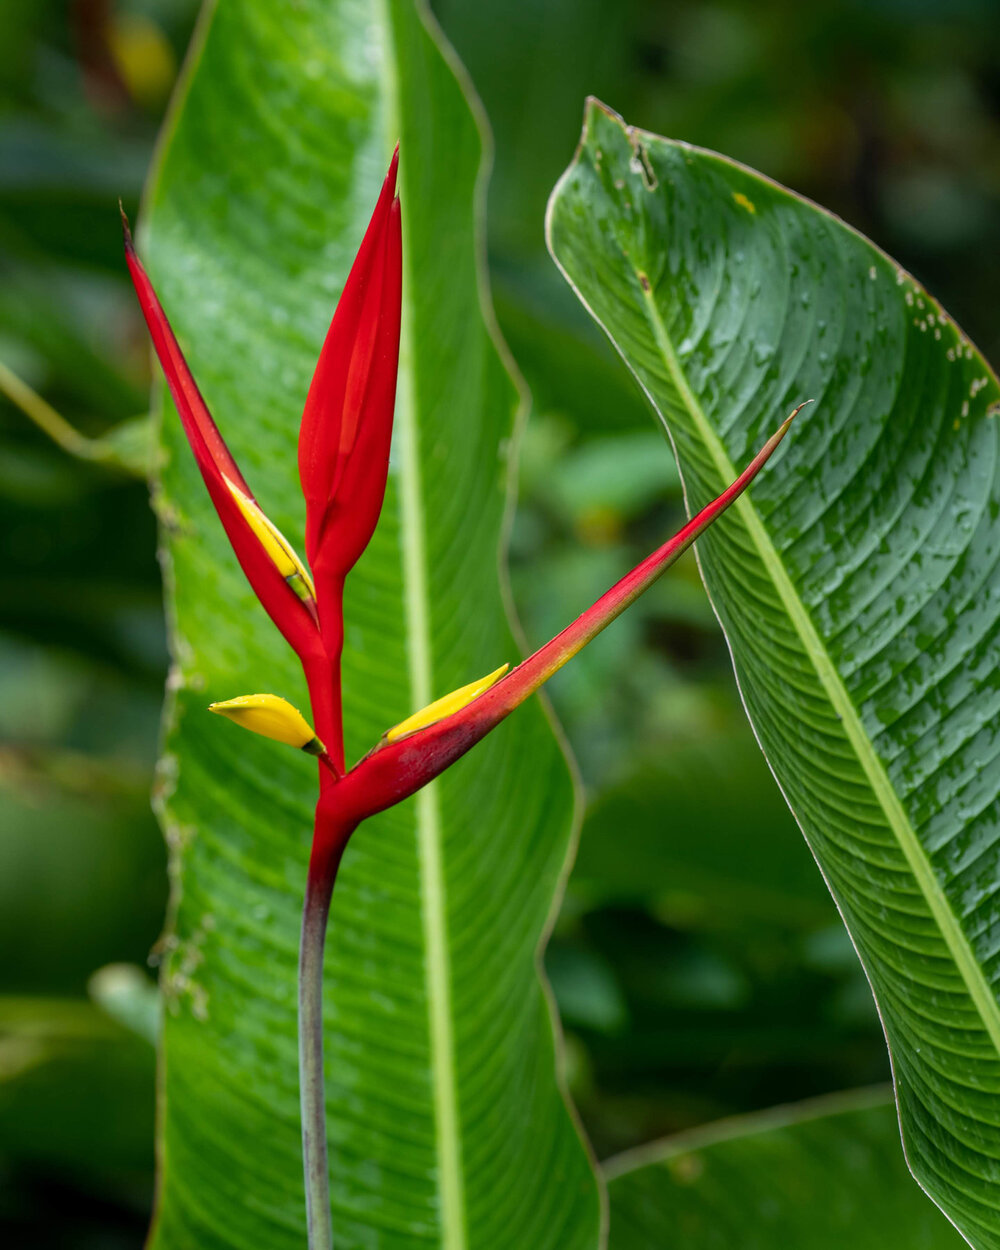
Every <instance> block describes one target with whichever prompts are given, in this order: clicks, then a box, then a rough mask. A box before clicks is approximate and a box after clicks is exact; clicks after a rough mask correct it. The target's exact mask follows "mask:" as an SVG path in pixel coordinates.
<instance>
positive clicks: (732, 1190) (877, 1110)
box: [607, 1091, 965, 1250]
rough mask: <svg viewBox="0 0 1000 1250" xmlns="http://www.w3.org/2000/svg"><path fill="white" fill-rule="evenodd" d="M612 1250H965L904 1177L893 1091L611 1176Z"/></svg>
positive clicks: (617, 1165) (730, 1134)
mask: <svg viewBox="0 0 1000 1250" xmlns="http://www.w3.org/2000/svg"><path fill="white" fill-rule="evenodd" d="M607 1173H608V1177H609V1180H610V1185H609V1193H610V1198H611V1237H610V1245H611V1247H612V1250H663V1247H665V1246H671V1245H676V1246H683V1247H684V1250H737V1247H738V1248H739V1250H775V1247H776V1246H794V1247H795V1250H844V1247H845V1246H851V1247H853V1250H885V1247H887V1246H905V1247H906V1250H958V1247H960V1246H964V1245H965V1242H964V1241H963V1240H962V1238H961V1237H960V1236H959V1235H958V1233H957V1232H956V1231H955V1229H954V1228H953V1227H952V1226H951V1225H950V1224H949V1223H948V1221H947V1220H946V1219H945V1218H944V1216H943V1215H942V1214H941V1212H940V1211H938V1210H937V1209H936V1207H934V1206H933V1204H932V1203H930V1202H928V1201H927V1199H926V1197H925V1196H924V1195H923V1194H922V1193H921V1192H920V1190H919V1189H918V1188H917V1187H916V1185H914V1183H913V1181H912V1180H911V1179H910V1176H909V1174H908V1173H907V1171H906V1164H905V1163H904V1161H903V1153H902V1151H901V1150H900V1148H899V1129H898V1128H897V1126H896V1117H895V1115H894V1114H893V1111H892V1100H891V1097H890V1096H889V1094H888V1093H887V1092H885V1091H859V1092H858V1093H856V1094H838V1095H835V1096H833V1097H831V1098H825V1099H817V1100H816V1101H814V1102H811V1103H801V1104H799V1105H798V1106H793V1107H779V1108H776V1109H775V1110H774V1111H764V1112H760V1113H758V1114H756V1115H748V1116H740V1117H737V1118H735V1119H732V1120H727V1121H723V1122H722V1123H720V1124H712V1125H709V1126H708V1127H707V1128H704V1129H700V1130H696V1131H695V1132H692V1133H685V1134H683V1135H682V1136H680V1137H676V1138H673V1139H668V1140H667V1141H664V1142H661V1143H657V1144H656V1145H653V1146H649V1147H644V1148H643V1149H641V1150H636V1151H632V1152H630V1153H629V1154H627V1155H620V1156H619V1157H618V1158H617V1159H613V1160H611V1161H610V1163H609V1165H608V1168H607Z"/></svg>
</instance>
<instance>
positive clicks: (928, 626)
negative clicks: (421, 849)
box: [549, 102, 1000, 1247]
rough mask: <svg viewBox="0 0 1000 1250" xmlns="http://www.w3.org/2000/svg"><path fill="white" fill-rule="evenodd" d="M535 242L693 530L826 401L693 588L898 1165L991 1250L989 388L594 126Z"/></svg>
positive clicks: (829, 232)
mask: <svg viewBox="0 0 1000 1250" xmlns="http://www.w3.org/2000/svg"><path fill="white" fill-rule="evenodd" d="M549 241H550V247H551V249H552V251H553V254H554V255H555V257H556V259H557V261H558V262H559V264H560V265H561V266H562V268H563V270H564V271H565V273H566V275H567V277H568V278H569V280H570V281H571V282H572V283H573V284H574V286H575V287H576V289H577V291H578V294H579V295H580V297H581V299H582V300H583V301H584V302H585V303H586V305H587V306H588V307H589V309H590V310H591V312H592V313H593V315H594V316H595V317H596V319H597V320H598V321H599V322H600V323H601V324H602V325H603V326H604V328H605V329H606V330H607V332H608V333H609V335H610V336H611V338H612V339H613V341H614V343H615V345H616V346H617V347H618V349H619V351H620V352H621V353H622V355H623V357H624V358H625V360H626V361H627V363H628V365H629V367H630V368H631V369H632V370H633V372H634V373H635V375H636V377H637V379H638V380H639V382H640V384H641V385H642V387H643V388H644V390H645V391H646V392H647V394H648V395H649V397H650V399H651V401H652V403H653V405H654V407H655V409H656V412H657V415H658V416H659V417H660V419H661V420H662V422H663V424H664V425H665V427H666V428H667V430H668V431H669V434H670V436H671V439H672V440H673V444H674V447H675V449H676V452H677V456H678V460H679V464H680V468H681V472H682V476H683V479H684V483H685V489H686V494H687V500H688V503H689V505H690V507H692V508H696V507H699V506H701V505H702V504H703V503H704V502H705V500H706V499H707V498H709V497H710V496H711V495H712V493H713V492H714V491H715V490H717V489H718V487H719V485H720V484H721V483H722V482H724V481H725V480H726V479H727V477H728V476H729V475H730V473H731V471H732V466H733V465H738V464H740V463H741V461H742V459H743V458H744V457H745V455H746V454H747V451H748V450H749V449H750V448H751V447H753V446H755V445H756V444H757V442H759V440H760V438H761V437H762V436H763V434H764V433H765V432H766V431H767V430H768V429H770V428H772V426H773V424H774V421H775V419H776V417H777V416H778V414H780V413H782V412H783V411H785V410H786V409H787V408H788V407H789V406H790V405H791V404H792V403H795V402H799V401H800V400H803V399H807V398H812V399H814V400H815V401H816V402H815V405H814V406H813V407H812V408H810V409H808V410H807V411H806V412H805V413H803V417H802V420H801V423H800V425H799V428H798V429H797V430H795V431H794V434H793V436H792V437H791V438H790V439H789V440H787V441H786V444H785V445H784V446H783V447H782V448H781V450H780V451H779V452H778V454H777V455H776V457H775V461H774V464H773V467H772V468H771V469H770V471H769V472H768V474H767V476H766V479H763V478H762V479H761V481H760V483H759V484H757V485H755V486H754V488H753V490H752V491H751V492H750V494H749V496H748V497H747V498H745V499H743V500H741V501H740V502H739V503H738V504H737V505H736V506H735V507H734V509H733V510H732V512H731V513H730V514H729V515H728V516H727V517H724V518H723V519H722V521H721V523H720V525H719V526H718V527H717V528H716V530H715V531H713V533H712V534H710V535H709V536H708V537H707V538H706V539H704V540H702V541H701V542H700V544H699V551H700V559H701V567H702V571H703V574H704V577H705V581H706V583H707V585H708V588H709V591H710V593H711V595H712V598H713V600H714V603H715V607H716V610H717V612H718V615H719V619H720V621H721V622H722V626H723V628H724V630H725V632H726V635H727V638H728V640H729V644H730V648H731V650H732V654H733V660H734V665H735V669H736V675H737V678H738V680H739V683H740V689H741V692H742V695H743V699H744V702H745V704H746V707H747V711H748V713H749V715H750V718H751V720H752V722H753V724H754V728H755V730H756V733H757V735H758V738H759V740H760V742H761V745H762V746H763V748H764V751H765V753H766V754H767V756H768V759H769V761H770V764H771V767H772V769H773V770H774V773H775V775H776V777H777V779H778V781H779V783H780V785H781V786H782V789H783V790H784V792H785V794H786V796H787V798H788V801H789V804H790V805H791V807H792V809H793V811H794V813H795V814H796V816H797V818H798V820H799V823H800V825H801V827H802V829H803V831H804V833H805V835H806V837H807V839H808V841H809V844H810V846H811V847H812V849H813V851H814V853H815V855H816V857H817V859H818V860H819V863H820V865H821V867H822V869H823V872H824V874H825V876H826V878H827V880H828V882H829V884H830V887H831V889H832V891H833V893H834V896H835V898H836V900H837V903H838V905H839V907H840V909H841V912H842V914H843V916H844V919H845V921H846V923H847V925H848V928H849V929H850V931H851V934H852V936H853V939H854V942H855V945H856V946H857V948H858V950H859V953H860V955H861V957H862V960H863V961H864V964H865V968H866V970H867V973H868V976H869V979H870V980H871V983H872V986H873V988H874V991H875V995H876V999H877V1001H878V1004H879V1007H880V1011H881V1014H882V1018H883V1022H884V1025H885V1029H886V1034H887V1037H888V1041H889V1045H890V1050H891V1053H892V1058H893V1064H894V1075H895V1080H896V1088H897V1095H898V1101H899V1108H900V1115H901V1120H902V1125H903V1132H904V1139H905V1142H906V1148H907V1154H908V1158H909V1162H910V1164H911V1167H912V1168H913V1170H914V1172H915V1173H916V1175H917V1176H918V1177H919V1179H920V1180H921V1182H922V1184H923V1185H925V1187H926V1188H927V1189H928V1191H929V1192H930V1193H931V1194H932V1196H933V1197H934V1198H935V1199H936V1200H937V1201H938V1202H939V1203H940V1204H941V1205H942V1206H943V1207H944V1208H945V1210H946V1211H947V1212H948V1214H949V1215H950V1216H951V1217H952V1219H954V1220H955V1222H956V1223H957V1224H958V1225H959V1227H960V1228H961V1229H962V1230H963V1232H964V1233H965V1234H966V1236H967V1237H968V1238H969V1239H970V1240H971V1241H972V1242H973V1244H975V1245H977V1246H979V1247H996V1246H1000V1100H998V1097H997V1095H998V1093H1000V1004H998V999H997V985H998V978H1000V958H998V956H1000V939H998V933H1000V927H998V921H1000V904H998V901H997V899H998V895H997V890H996V882H997V880H998V879H1000V837H998V831H1000V821H998V812H1000V756H998V731H997V728H996V722H997V710H998V707H1000V679H998V677H997V654H998V651H997V637H998V626H1000V600H998V597H997V595H996V593H995V590H993V589H992V587H991V583H994V582H995V580H996V565H997V560H998V557H1000V461H998V451H1000V446H998V433H1000V427H998V425H997V422H996V420H995V418H994V415H993V414H994V412H995V411H996V405H997V402H998V399H1000V387H998V384H997V380H996V377H995V375H994V374H993V372H992V371H991V369H990V368H989V367H988V365H987V364H986V363H985V362H984V360H983V359H982V357H981V356H980V355H979V354H978V353H977V352H976V350H975V348H974V347H973V346H972V344H971V343H970V342H969V341H968V339H967V338H966V337H965V335H963V333H962V332H961V330H960V329H959V328H958V327H957V326H956V325H955V324H954V322H953V321H952V320H951V319H950V318H949V317H948V315H947V314H946V313H945V312H944V311H943V310H942V309H941V308H940V307H939V306H938V304H937V303H936V302H935V301H934V300H933V299H932V298H931V296H929V295H928V294H927V292H926V291H924V290H923V289H922V288H921V287H920V286H919V285H918V284H917V283H916V282H915V281H914V280H913V279H912V278H911V277H910V276H909V275H908V274H907V273H905V272H904V271H902V270H901V269H900V268H899V267H898V266H897V265H896V264H895V263H894V262H893V261H892V260H890V259H889V258H888V257H887V256H885V255H884V254H883V253H881V252H880V251H879V250H878V249H877V248H876V247H874V246H873V245H872V244H871V243H869V242H868V241H867V240H866V239H864V238H863V237H861V236H860V235H859V234H857V233H856V232H854V231H853V230H851V229H850V228H848V227H847V226H845V225H844V224H843V223H842V222H840V221H838V220H837V219H836V218H834V217H832V216H831V215H830V214H828V213H826V212H824V211H822V210H821V209H819V208H817V207H816V206H815V205H812V204H809V203H808V202H806V201H804V200H802V199H800V198H798V197H796V196H795V195H793V194H792V193H791V192H789V191H786V190H784V189H783V188H781V187H779V186H777V185H775V184H774V183H772V182H769V181H768V180H767V179H765V178H762V177H761V176H760V175H758V174H755V173H753V172H752V171H750V170H747V169H744V168H742V167H741V166H738V165H736V164H734V163H733V162H732V161H729V160H726V159H725V158H723V157H720V156H716V155H714V154H713V153H709V152H704V151H701V150H698V149H694V148H691V147H689V146H687V145H685V144H681V143H675V142H671V141H668V140H665V139H660V138H657V137H655V136H652V135H648V134H645V133H643V132H639V131H635V130H632V129H630V128H628V127H627V126H625V124H624V123H623V122H622V121H621V119H620V118H618V117H616V116H615V115H613V114H611V113H610V112H609V111H608V110H606V109H605V108H604V107H603V106H602V105H600V104H598V103H596V102H591V104H590V105H589V107H588V110H587V116H586V123H585V130H584V135H583V140H582V143H581V147H580V149H579V151H578V154H577V157H576V159H575V160H574V162H573V164H572V165H571V167H570V169H569V170H568V171H567V173H566V174H565V175H564V177H563V179H562V180H561V182H560V184H559V186H558V188H557V190H556V192H555V194H554V196H553V199H552V202H551V204H550V210H549ZM678 836H683V835H682V834H681V835H678Z"/></svg>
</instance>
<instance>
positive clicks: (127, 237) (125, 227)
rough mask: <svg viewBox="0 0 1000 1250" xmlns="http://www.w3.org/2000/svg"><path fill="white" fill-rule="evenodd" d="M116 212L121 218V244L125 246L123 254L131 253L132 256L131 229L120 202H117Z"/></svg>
mask: <svg viewBox="0 0 1000 1250" xmlns="http://www.w3.org/2000/svg"><path fill="white" fill-rule="evenodd" d="M118 211H119V213H121V218H122V242H123V243H124V244H125V252H126V254H128V253H130V252H131V253H132V254H133V255H134V254H135V244H134V243H133V242H132V228H131V226H130V225H129V224H128V216H127V214H126V212H125V209H124V207H123V205H122V202H121V200H119V201H118Z"/></svg>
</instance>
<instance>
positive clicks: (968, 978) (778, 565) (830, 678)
mask: <svg viewBox="0 0 1000 1250" xmlns="http://www.w3.org/2000/svg"><path fill="white" fill-rule="evenodd" d="M633 272H634V273H635V276H636V285H637V287H638V288H639V290H640V291H641V294H642V299H643V304H644V307H645V312H646V317H647V320H648V321H649V324H650V327H651V328H652V331H653V337H654V339H655V341H656V345H657V348H658V349H659V351H660V354H661V355H662V357H663V362H664V364H665V365H666V367H667V370H668V372H669V374H670V377H671V380H672V381H673V384H674V386H675V387H676V389H677V393H678V395H679V396H680V398H681V400H682V402H683V403H684V405H685V407H686V408H687V410H688V412H689V414H690V416H691V419H692V421H693V422H694V425H695V426H696V428H697V430H698V432H699V434H700V435H701V438H702V441H703V442H704V444H705V447H706V448H707V450H708V452H709V454H710V456H711V457H712V460H713V462H714V464H715V466H716V468H717V469H718V470H719V473H720V474H721V476H722V478H723V480H725V481H727V482H728V481H732V480H733V478H735V477H736V475H737V470H736V468H735V466H734V465H733V463H732V461H731V460H730V458H729V456H728V454H727V452H726V450H725V448H724V447H723V445H722V443H721V441H720V440H719V438H718V436H717V435H716V433H715V431H714V430H713V429H712V426H711V425H710V423H709V421H708V418H707V417H706V416H705V413H704V412H703V410H702V408H701V405H700V403H699V402H698V400H697V397H696V396H695V394H694V392H693V391H692V390H691V387H690V386H689V385H688V381H687V378H686V377H685V375H684V371H683V369H682V368H681V365H680V361H679V360H678V359H677V354H676V352H675V350H674V346H673V343H672V342H671V339H670V335H669V334H668V332H667V329H666V326H665V325H664V324H663V319H662V317H661V316H660V311H659V308H658V307H657V305H656V299H655V296H654V294H653V291H652V289H651V287H650V285H649V280H648V278H647V279H646V281H645V282H643V281H642V279H643V278H645V275H644V274H641V275H640V272H639V270H638V269H635V267H634V266H633ZM652 398H653V397H652V396H650V399H651V400H652ZM653 403H654V406H655V407H656V408H657V411H658V412H659V406H658V405H656V403H655V400H653ZM661 416H662V414H661ZM733 510H734V511H735V512H736V513H737V514H738V515H739V516H740V518H741V520H742V521H743V523H744V525H745V526H746V528H747V532H748V533H749V535H750V538H751V540H752V541H753V544H754V546H755V547H756V549H757V553H758V555H759V556H760V559H761V562H762V563H763V565H764V567H765V569H766V571H767V573H768V574H769V576H770V578H771V581H772V584H773V585H774V588H775V590H776V591H777V592H778V595H779V597H780V598H781V601H782V604H783V605H784V608H785V610H786V612H787V613H788V616H789V618H790V619H791V621H792V625H793V627H794V629H795V631H796V633H797V635H798V637H799V640H800V642H801V643H802V646H803V648H804V650H805V652H806V655H807V656H808V657H809V660H810V662H811V663H812V665H813V668H814V669H815V672H816V676H817V678H818V679H819V681H820V684H821V685H822V687H823V689H824V690H825V691H826V694H827V697H828V698H829V700H830V702H831V704H832V705H833V707H834V710H835V711H836V712H837V714H838V716H839V718H840V723H841V724H842V726H843V728H844V732H845V734H846V735H847V740H848V742H849V743H850V744H851V747H852V748H853V750H854V753H855V755H856V756H857V759H858V763H859V764H860V765H861V769H862V771H863V772H864V774H865V776H866V777H867V779H868V782H869V784H870V785H871V787H872V790H873V791H874V793H875V797H876V799H877V800H878V803H879V806H880V807H881V809H882V812H883V814H884V816H885V819H886V823H887V824H888V826H889V828H890V830H891V831H892V833H893V834H894V836H895V838H896V841H897V843H898V844H899V848H900V850H901V851H902V852H903V855H904V856H905V858H906V862H907V863H908V864H909V866H910V869H911V871H912V872H913V875H914V877H915V878H916V880H917V884H918V885H919V886H920V890H921V893H922V895H923V897H924V900H925V901H926V903H927V905H928V907H929V908H930V911H931V914H932V916H933V917H934V919H935V921H936V922H937V925H938V928H939V929H940V931H941V936H942V937H943V938H944V941H945V943H946V944H947V946H948V949H949V951H950V952H951V955H952V958H953V959H954V960H955V964H956V966H957V967H958V970H959V973H960V974H961V977H962V980H963V981H964V983H965V986H966V989H967V990H968V992H969V996H970V998H971V999H972V1001H973V1003H974V1004H975V1006H976V1009H977V1011H978V1013H979V1016H980V1018H981V1020H982V1022H983V1027H984V1028H985V1029H986V1032H987V1033H988V1034H989V1037H990V1040H991V1041H992V1042H993V1045H994V1048H995V1049H996V1050H997V1052H998V1053H1000V1006H998V1004H997V1001H996V999H995V998H994V996H993V993H992V991H991V990H990V987H989V984H988V983H987V981H986V979H985V977H984V976H983V973H982V970H981V968H980V967H979V964H978V963H977V962H976V958H975V955H974V954H973V951H972V948H971V946H970V945H969V942H968V939H967V938H966V936H965V934H964V932H963V931H962V928H961V925H960V924H959V922H958V918H957V917H956V915H955V913H954V911H953V910H952V908H951V904H950V903H949V901H948V899H947V897H946V896H945V894H944V892H943V891H942V889H941V886H940V883H939V882H938V880H937V877H936V876H935V874H934V870H933V868H932V867H931V864H930V861H929V859H928V858H927V854H926V852H925V850H924V848H923V846H922V845H921V843H920V840H919V839H918V837H917V835H916V831H915V830H914V829H913V827H912V825H911V824H910V821H909V818H908V817H907V815H906V812H905V810H904V808H903V805H902V803H901V802H900V800H899V796H898V795H897V794H896V792H895V790H894V789H893V787H892V783H891V782H890V781H889V777H888V774H887V773H886V771H885V768H884V766H883V764H882V761H881V760H880V759H879V758H878V756H877V754H876V753H875V750H874V748H873V747H872V744H871V741H870V740H869V738H868V735H867V734H866V733H865V731H864V727H863V726H862V724H861V719H860V717H859V715H858V712H857V709H856V708H855V706H854V703H853V701H852V700H851V697H850V695H849V694H848V692H847V689H846V687H845V686H844V683H843V681H842V680H841V678H840V674H839V673H838V672H837V669H836V667H835V666H834V664H833V661H832V660H831V659H830V656H829V654H828V653H827V651H826V648H825V647H824V645H823V640H822V639H821V638H820V636H819V633H818V632H817V630H816V627H815V626H814V625H813V623H812V619H811V618H810V616H809V613H808V611H807V609H806V607H805V604H804V603H803V602H802V600H801V599H800V597H799V595H798V593H797V591H796V589H795V586H794V585H793V583H792V581H791V578H790V577H789V575H788V572H787V570H786V569H785V566H784V563H783V562H782V560H781V557H780V555H779V554H778V551H777V549H776V548H775V546H774V543H773V542H772V541H771V538H770V536H769V535H768V532H767V530H766V528H765V526H764V523H763V521H762V520H761V518H760V516H759V514H758V513H757V510H756V508H755V507H754V506H753V503H752V502H751V499H750V496H749V494H744V495H743V496H741V497H740V499H738V500H737V501H736V503H735V505H734V506H733ZM793 815H794V813H793ZM797 819H798V817H797V816H796V820H797Z"/></svg>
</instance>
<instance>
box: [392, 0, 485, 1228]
mask: <svg viewBox="0 0 1000 1250" xmlns="http://www.w3.org/2000/svg"><path fill="white" fill-rule="evenodd" d="M381 4H382V14H383V22H384V28H385V29H386V30H389V31H392V18H391V13H390V9H389V4H388V3H387V0H381ZM395 47H396V44H395V41H394V39H390V40H389V41H388V48H387V50H386V52H385V54H384V55H383V57H382V65H383V73H384V75H385V79H386V81H385V87H386V91H385V96H386V99H387V101H388V107H387V108H386V117H387V120H389V121H390V123H391V122H395V123H396V127H395V129H396V133H395V134H392V135H390V136H389V142H390V145H391V144H393V143H395V141H396V139H397V138H399V137H400V128H399V126H398V119H399V117H400V110H399V85H398V80H397V77H396V69H395V61H394V59H393V57H394V53H395ZM398 181H399V190H400V203H401V204H405V202H406V195H405V183H406V157H405V154H402V153H401V156H400V167H399V180H398ZM410 251H411V249H410V248H409V246H407V240H406V217H405V213H404V216H403V322H402V333H401V340H400V360H399V383H398V388H397V398H396V413H395V422H396V428H397V429H398V430H399V432H400V435H401V437H400V440H399V453H400V454H399V465H400V468H399V494H400V528H401V544H400V553H401V557H402V566H403V614H404V619H405V624H406V638H407V649H406V650H407V667H408V676H409V682H410V694H411V704H410V706H411V707H412V708H420V707H426V706H427V705H428V704H429V703H430V702H431V700H432V699H433V697H434V695H433V684H434V683H433V659H432V653H431V641H430V611H429V607H430V591H429V581H428V571H427V552H426V547H425V545H424V523H425V522H424V505H423V485H422V481H421V472H420V446H419V432H418V430H417V417H416V413H417V400H416V390H415V380H414V372H413V361H414V355H413V324H412V317H411V315H410V306H409V303H408V299H407V292H409V291H412V290H413V289H414V288H413V275H412V273H411V272H410V269H409V256H410ZM415 805H416V821H417V858H418V861H419V866H420V910H421V919H422V922H423V939H424V960H425V962H424V967H425V969H426V975H427V1015H428V1034H429V1045H430V1056H431V1082H432V1096H433V1100H434V1129H435V1132H434V1147H435V1152H436V1157H437V1175H438V1189H439V1201H440V1207H439V1211H440V1220H441V1250H467V1244H468V1243H467V1237H466V1216H465V1177H464V1174H463V1168H462V1142H461V1131H460V1126H459V1116H458V1081H457V1076H456V1071H455V1037H454V1031H453V1028H452V1005H451V960H450V957H449V950H448V932H447V921H446V902H447V888H446V886H445V879H444V865H443V860H442V855H441V842H442V827H441V807H440V801H439V797H438V783H437V782H431V783H430V785H427V786H425V787H424V788H423V789H422V790H421V791H419V792H418V794H417V795H416V798H415Z"/></svg>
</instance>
